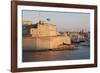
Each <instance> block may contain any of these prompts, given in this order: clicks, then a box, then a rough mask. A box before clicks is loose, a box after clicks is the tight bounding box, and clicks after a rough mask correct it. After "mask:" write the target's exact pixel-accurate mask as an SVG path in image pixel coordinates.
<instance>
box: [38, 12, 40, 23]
mask: <svg viewBox="0 0 100 73" xmlns="http://www.w3.org/2000/svg"><path fill="white" fill-rule="evenodd" d="M38 12H39V15H38V17H39V22H40V11H38Z"/></svg>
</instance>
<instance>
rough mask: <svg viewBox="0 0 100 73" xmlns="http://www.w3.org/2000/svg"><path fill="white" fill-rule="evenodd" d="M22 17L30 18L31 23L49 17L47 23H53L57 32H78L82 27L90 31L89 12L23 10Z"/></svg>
mask: <svg viewBox="0 0 100 73" xmlns="http://www.w3.org/2000/svg"><path fill="white" fill-rule="evenodd" d="M22 18H23V20H24V19H25V20H27V19H31V20H32V23H33V24H35V23H37V22H38V21H39V20H43V21H45V20H47V18H49V19H50V21H49V23H54V24H55V25H56V26H57V30H58V31H59V32H65V31H66V32H67V31H71V32H74V31H76V32H79V31H80V30H82V29H84V31H86V32H88V31H90V14H89V13H78V12H55V11H35V10H23V11H22Z"/></svg>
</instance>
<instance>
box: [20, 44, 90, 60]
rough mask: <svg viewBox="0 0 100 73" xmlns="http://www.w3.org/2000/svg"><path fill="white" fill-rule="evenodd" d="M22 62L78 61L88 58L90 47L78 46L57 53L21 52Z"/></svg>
mask: <svg viewBox="0 0 100 73" xmlns="http://www.w3.org/2000/svg"><path fill="white" fill-rule="evenodd" d="M22 56H23V58H22V61H23V62H38V61H57V60H80V59H89V58H90V47H89V46H86V45H85V46H84V45H79V44H78V47H77V48H76V49H71V50H69V49H68V50H58V51H52V50H50V51H36V52H34V51H23V53H22Z"/></svg>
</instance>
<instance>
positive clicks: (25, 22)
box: [23, 19, 32, 25]
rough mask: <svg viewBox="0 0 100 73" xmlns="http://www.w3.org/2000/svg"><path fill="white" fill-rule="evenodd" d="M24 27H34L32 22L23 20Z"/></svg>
mask: <svg viewBox="0 0 100 73" xmlns="http://www.w3.org/2000/svg"><path fill="white" fill-rule="evenodd" d="M23 25H32V20H30V19H28V20H23Z"/></svg>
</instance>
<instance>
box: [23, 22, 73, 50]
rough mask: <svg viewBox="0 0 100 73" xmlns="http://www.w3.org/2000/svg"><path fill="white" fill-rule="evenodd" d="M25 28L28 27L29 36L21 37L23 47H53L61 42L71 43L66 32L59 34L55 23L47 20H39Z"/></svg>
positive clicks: (58, 45)
mask: <svg viewBox="0 0 100 73" xmlns="http://www.w3.org/2000/svg"><path fill="white" fill-rule="evenodd" d="M26 28H29V29H28V30H29V31H30V32H29V33H30V35H31V36H29V37H25V36H24V37H23V48H24V49H33V48H34V49H35V50H37V49H54V48H59V47H60V45H63V44H71V40H70V37H69V36H67V34H66V33H63V34H60V33H59V32H57V28H56V25H54V24H51V23H49V22H47V21H39V22H38V23H37V24H33V25H30V26H27V27H26Z"/></svg>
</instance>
